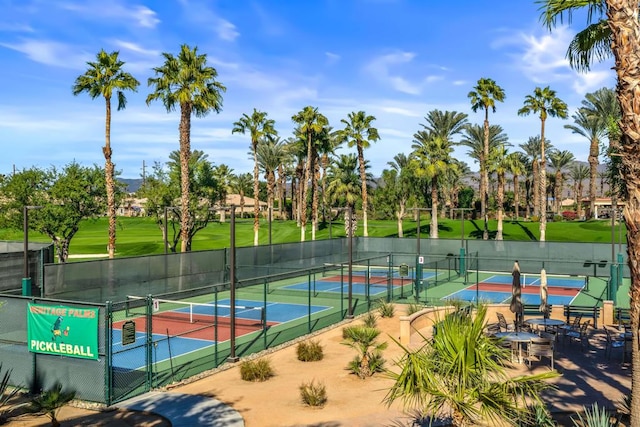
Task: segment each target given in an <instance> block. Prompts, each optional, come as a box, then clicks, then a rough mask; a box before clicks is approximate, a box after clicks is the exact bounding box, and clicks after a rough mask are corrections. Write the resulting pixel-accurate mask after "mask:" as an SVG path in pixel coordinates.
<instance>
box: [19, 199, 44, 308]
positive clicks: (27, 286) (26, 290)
mask: <svg viewBox="0 0 640 427" xmlns="http://www.w3.org/2000/svg"><path fill="white" fill-rule="evenodd" d="M36 209H42V206H24V208H23V211H22V213H23V220H24V222H23V232H24V276H23V277H22V295H24V296H31V276H30V274H29V210H36Z"/></svg>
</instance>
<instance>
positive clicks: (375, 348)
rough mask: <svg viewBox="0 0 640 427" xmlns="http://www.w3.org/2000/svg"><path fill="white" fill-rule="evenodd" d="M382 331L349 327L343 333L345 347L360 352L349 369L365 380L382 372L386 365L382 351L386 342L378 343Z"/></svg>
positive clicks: (364, 327) (356, 326) (362, 327)
mask: <svg viewBox="0 0 640 427" xmlns="http://www.w3.org/2000/svg"><path fill="white" fill-rule="evenodd" d="M379 335H380V330H378V329H376V328H370V327H367V326H358V325H355V326H347V327H345V328H344V329H343V331H342V336H343V337H344V338H345V341H343V342H342V344H344V345H348V346H349V347H351V348H353V349H355V350H357V351H358V355H357V356H356V357H355V358H354V359H353V360H352V361H351V362H350V363H349V366H348V369H349V370H350V371H351V372H353V373H354V374H356V375H358V377H360V378H362V379H364V378H367V377H370V376H372V375H373V374H375V373H376V372H382V371H383V366H384V363H385V360H384V358H383V357H382V350H384V349H385V348H387V343H386V342H382V343H380V342H377V339H378V336H379Z"/></svg>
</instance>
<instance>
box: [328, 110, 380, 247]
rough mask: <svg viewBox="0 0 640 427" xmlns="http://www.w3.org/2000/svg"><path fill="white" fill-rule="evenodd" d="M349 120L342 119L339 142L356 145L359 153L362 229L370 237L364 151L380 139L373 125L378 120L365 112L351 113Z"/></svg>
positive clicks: (351, 145)
mask: <svg viewBox="0 0 640 427" xmlns="http://www.w3.org/2000/svg"><path fill="white" fill-rule="evenodd" d="M347 118H348V120H345V119H342V120H340V122H341V123H342V124H344V129H342V130H341V131H340V133H339V134H338V135H339V137H338V138H339V140H340V141H346V142H347V145H348V146H349V147H353V146H354V145H355V147H356V149H357V152H358V167H359V169H360V181H362V191H361V193H362V227H363V235H364V237H367V236H368V235H369V228H368V222H367V210H368V208H369V201H368V197H367V196H368V195H367V179H366V171H365V161H364V150H365V148H369V146H370V145H371V144H372V143H374V142H376V141H378V140H379V139H380V135H378V129H376V128H374V127H373V126H372V125H371V123H372V122H373V121H374V120H375V119H376V118H375V117H374V116H368V115H367V113H365V112H364V111H358V112H355V111H354V112H351V113H349V115H348V116H347Z"/></svg>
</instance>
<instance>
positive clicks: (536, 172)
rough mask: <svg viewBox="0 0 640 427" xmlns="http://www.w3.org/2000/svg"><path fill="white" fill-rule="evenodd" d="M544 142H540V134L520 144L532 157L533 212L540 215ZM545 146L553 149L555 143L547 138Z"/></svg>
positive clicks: (528, 204) (528, 201)
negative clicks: (541, 154)
mask: <svg viewBox="0 0 640 427" xmlns="http://www.w3.org/2000/svg"><path fill="white" fill-rule="evenodd" d="M541 146H542V143H541V142H540V136H531V137H529V139H528V140H527V142H526V143H524V144H520V148H522V150H523V151H524V153H525V154H526V155H527V156H529V158H530V159H531V160H530V162H529V165H530V166H531V168H530V169H531V176H530V182H531V181H532V184H531V185H530V186H529V187H530V189H531V188H533V214H534V215H538V216H539V215H540V211H541V208H540V199H541V197H540V185H539V183H538V181H539V179H540V152H541ZM545 146H546V148H547V149H548V150H551V149H552V147H553V145H552V144H551V142H550V141H549V140H548V139H547V140H546V141H545ZM530 202H531V201H530V191H528V192H527V205H526V206H527V216H529V212H528V211H529V206H530V205H531V203H530Z"/></svg>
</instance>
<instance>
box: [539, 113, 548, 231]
mask: <svg viewBox="0 0 640 427" xmlns="http://www.w3.org/2000/svg"><path fill="white" fill-rule="evenodd" d="M541 123H542V124H541V126H540V190H539V191H540V241H541V242H544V241H545V238H546V232H547V157H546V154H545V152H544V120H541Z"/></svg>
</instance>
